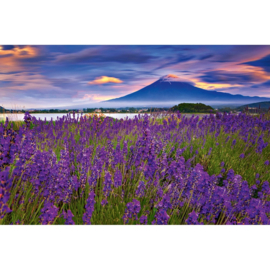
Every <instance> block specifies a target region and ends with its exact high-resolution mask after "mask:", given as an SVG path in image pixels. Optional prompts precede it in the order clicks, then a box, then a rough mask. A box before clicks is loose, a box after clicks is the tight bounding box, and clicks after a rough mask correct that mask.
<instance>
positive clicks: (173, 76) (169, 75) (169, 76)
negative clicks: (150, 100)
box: [166, 74, 179, 79]
mask: <svg viewBox="0 0 270 270" xmlns="http://www.w3.org/2000/svg"><path fill="white" fill-rule="evenodd" d="M166 77H167V78H175V79H178V78H179V77H178V76H177V75H174V74H168V75H167V76H166Z"/></svg>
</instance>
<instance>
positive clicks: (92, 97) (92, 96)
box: [83, 94, 115, 101]
mask: <svg viewBox="0 0 270 270" xmlns="http://www.w3.org/2000/svg"><path fill="white" fill-rule="evenodd" d="M113 98H115V96H104V95H100V94H85V95H84V96H83V99H85V100H91V101H105V100H109V99H113Z"/></svg>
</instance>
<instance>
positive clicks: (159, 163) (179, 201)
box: [0, 113, 270, 225]
mask: <svg viewBox="0 0 270 270" xmlns="http://www.w3.org/2000/svg"><path fill="white" fill-rule="evenodd" d="M24 121H25V122H24V124H22V125H21V126H20V127H19V129H18V130H14V128H13V124H10V123H9V122H8V121H6V122H5V123H2V124H0V224H157V225H162V224H269V223H270V216H269V213H270V203H269V198H270V197H269V196H270V187H269V182H270V174H269V168H270V167H269V166H270V165H269V156H270V155H269V153H270V146H269V140H270V139H269V133H270V120H269V117H268V116H264V115H260V116H258V117H254V116H251V115H246V114H239V115H230V114H226V113H224V114H217V115H216V116H215V115H210V116H203V117H201V118H199V117H198V116H197V117H195V116H192V117H191V118H187V117H185V116H182V115H181V114H179V113H177V114H171V115H167V116H166V119H163V118H160V116H157V117H154V115H150V116H149V115H147V114H145V115H144V116H142V115H139V116H138V117H137V116H136V117H135V118H134V119H126V120H115V119H112V118H108V117H106V118H105V117H102V118H98V117H89V118H88V117H82V116H81V117H80V118H79V117H78V118H75V117H72V115H70V114H69V115H68V116H64V117H62V118H60V119H58V120H57V121H54V122H53V121H50V122H45V121H41V120H37V119H35V118H34V117H32V116H31V115H30V114H28V113H26V114H25V118H24Z"/></svg>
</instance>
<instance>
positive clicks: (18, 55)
mask: <svg viewBox="0 0 270 270" xmlns="http://www.w3.org/2000/svg"><path fill="white" fill-rule="evenodd" d="M38 54H39V51H38V49H37V48H36V47H31V46H24V47H19V46H15V47H14V48H13V49H10V50H4V49H3V46H0V57H1V61H0V70H1V72H2V73H9V72H14V71H23V70H25V67H24V66H23V65H22V64H21V62H20V60H21V59H26V58H33V57H35V56H37V55H38Z"/></svg>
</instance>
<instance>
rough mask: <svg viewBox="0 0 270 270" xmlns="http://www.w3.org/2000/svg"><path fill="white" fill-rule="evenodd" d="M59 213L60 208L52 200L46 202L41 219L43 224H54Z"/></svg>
mask: <svg viewBox="0 0 270 270" xmlns="http://www.w3.org/2000/svg"><path fill="white" fill-rule="evenodd" d="M57 214H58V208H57V207H56V206H55V205H53V203H51V202H45V203H44V206H43V208H42V209H41V215H40V216H39V217H40V221H41V224H42V225H46V224H52V223H53V221H54V220H55V218H56V217H57Z"/></svg>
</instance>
